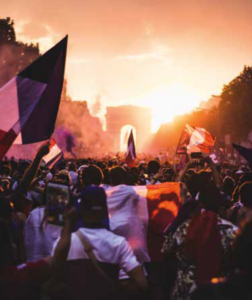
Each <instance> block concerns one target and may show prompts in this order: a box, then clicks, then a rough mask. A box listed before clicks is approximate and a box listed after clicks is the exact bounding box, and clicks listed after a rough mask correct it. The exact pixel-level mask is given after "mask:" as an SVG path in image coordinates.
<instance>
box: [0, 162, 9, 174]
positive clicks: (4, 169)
mask: <svg viewBox="0 0 252 300" xmlns="http://www.w3.org/2000/svg"><path fill="white" fill-rule="evenodd" d="M0 174H1V175H7V176H10V174H11V166H10V165H6V164H4V165H2V166H1V168H0Z"/></svg>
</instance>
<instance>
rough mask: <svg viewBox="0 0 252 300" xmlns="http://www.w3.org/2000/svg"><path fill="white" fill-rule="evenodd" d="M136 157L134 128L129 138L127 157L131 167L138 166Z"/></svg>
mask: <svg viewBox="0 0 252 300" xmlns="http://www.w3.org/2000/svg"><path fill="white" fill-rule="evenodd" d="M135 159H136V148H135V142H134V136H133V130H131V132H130V135H129V139H128V149H127V153H126V158H125V162H126V164H127V165H128V167H129V168H133V167H135V166H136V162H135Z"/></svg>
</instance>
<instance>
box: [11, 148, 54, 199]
mask: <svg viewBox="0 0 252 300" xmlns="http://www.w3.org/2000/svg"><path fill="white" fill-rule="evenodd" d="M49 149H50V142H47V143H46V144H44V145H42V146H41V147H40V148H39V149H38V152H37V154H36V156H35V158H34V160H33V162H32V163H31V165H30V166H29V167H28V169H27V170H26V172H25V174H24V177H23V179H22V181H21V182H20V184H19V186H18V188H17V190H16V197H21V196H22V195H24V194H25V193H26V192H27V191H28V189H29V187H30V185H31V183H32V181H33V179H34V177H35V176H36V174H37V171H38V168H39V166H40V163H41V160H42V158H43V156H45V155H46V154H48V153H49Z"/></svg>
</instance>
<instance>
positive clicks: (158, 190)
mask: <svg viewBox="0 0 252 300" xmlns="http://www.w3.org/2000/svg"><path fill="white" fill-rule="evenodd" d="M147 189H148V191H147V203H148V204H147V205H148V213H149V226H148V235H147V244H148V251H149V255H150V258H151V261H154V262H158V261H161V260H162V255H161V248H162V245H163V243H164V235H163V232H164V230H165V228H166V227H167V226H168V225H169V224H171V222H172V221H173V220H174V219H175V217H176V216H177V214H178V211H179V209H180V207H181V198H180V184H179V183H177V182H169V183H162V184H157V185H149V186H147Z"/></svg>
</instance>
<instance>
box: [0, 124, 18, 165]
mask: <svg viewBox="0 0 252 300" xmlns="http://www.w3.org/2000/svg"><path fill="white" fill-rule="evenodd" d="M16 137H17V134H16V132H15V131H14V130H13V129H12V128H11V129H10V130H9V131H8V132H4V131H3V130H0V161H1V160H2V159H3V158H4V156H5V155H6V153H7V152H8V150H9V149H10V147H11V146H12V144H13V143H14V141H15V139H16Z"/></svg>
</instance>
